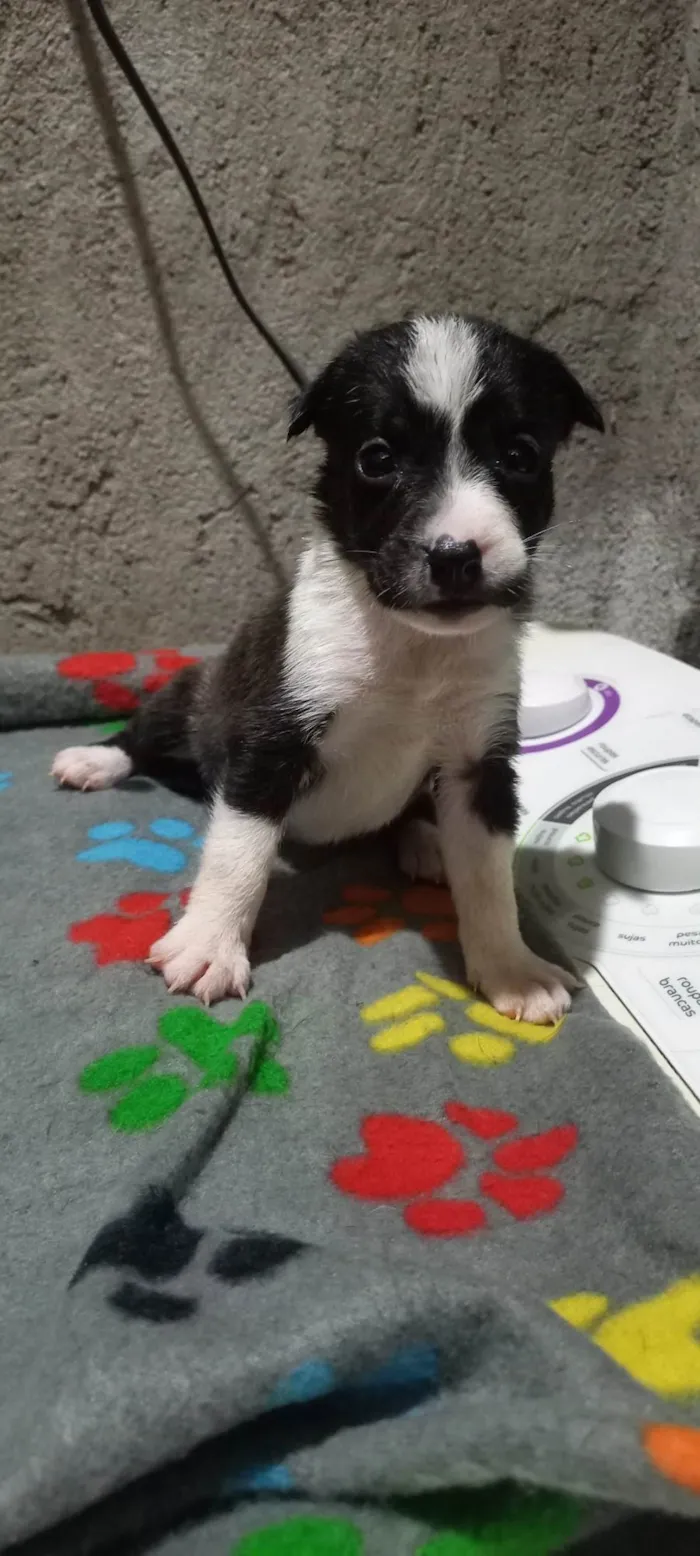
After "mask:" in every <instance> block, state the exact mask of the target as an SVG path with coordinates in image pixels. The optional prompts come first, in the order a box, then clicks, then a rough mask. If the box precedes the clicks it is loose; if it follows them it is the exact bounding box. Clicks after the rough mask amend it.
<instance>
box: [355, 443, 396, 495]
mask: <svg viewBox="0 0 700 1556" xmlns="http://www.w3.org/2000/svg"><path fill="white" fill-rule="evenodd" d="M355 469H356V471H357V474H358V475H359V476H360V479H361V480H363V481H369V482H371V483H372V484H373V485H374V486H388V485H389V484H390V482H391V481H393V480H394V477H395V475H396V460H395V459H394V456H393V454H392V452H391V449H390V448H389V444H388V443H385V441H384V439H383V438H372V439H371V440H370V442H369V443H363V444H362V448H360V449H358V451H357V453H356V455H355Z"/></svg>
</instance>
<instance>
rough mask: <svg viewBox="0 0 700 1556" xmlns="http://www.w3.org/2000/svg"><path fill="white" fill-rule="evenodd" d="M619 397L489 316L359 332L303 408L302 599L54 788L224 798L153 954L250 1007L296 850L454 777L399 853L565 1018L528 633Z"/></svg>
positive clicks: (184, 985) (382, 818) (66, 757)
mask: <svg viewBox="0 0 700 1556" xmlns="http://www.w3.org/2000/svg"><path fill="white" fill-rule="evenodd" d="M576 423H580V424H582V425H583V426H584V427H590V428H595V429H597V430H598V431H602V430H603V421H602V417H601V414H600V411H599V410H598V408H597V406H596V405H595V404H594V402H593V401H592V400H591V399H590V398H589V396H588V395H587V394H586V393H585V392H584V390H583V389H582V387H581V385H580V384H579V383H578V382H577V381H576V379H575V378H574V377H573V376H572V374H571V373H570V372H569V371H568V369H567V368H566V367H565V366H564V364H563V363H562V362H561V361H560V360H559V358H558V357H557V356H555V355H554V354H553V353H552V352H550V351H547V350H545V349H544V348H543V347H542V346H539V345H535V344H533V343H532V342H530V341H526V340H523V339H520V338H519V337H518V336H516V335H513V334H510V333H509V332H508V331H507V330H505V329H502V328H501V327H500V326H498V325H496V324H491V323H485V322H483V321H482V320H478V319H471V318H455V317H438V318H427V317H418V318H413V319H410V320H406V321H404V322H402V323H399V324H395V325H392V326H390V327H388V328H384V329H377V330H373V331H371V332H369V333H367V334H364V335H361V336H359V337H358V338H357V339H356V340H355V341H353V342H352V343H351V344H350V345H348V346H347V347H346V348H345V350H343V351H341V352H340V354H339V355H338V356H337V357H335V359H334V360H333V361H332V362H330V364H329V365H328V366H327V367H326V368H325V369H324V371H323V372H322V373H321V374H320V375H319V376H318V377H317V378H316V379H315V380H314V381H313V382H312V383H311V384H310V385H309V387H308V388H307V389H306V390H305V391H304V392H303V393H302V395H301V397H300V399H299V400H298V402H297V404H296V406H295V408H294V411H293V415H292V421H291V425H290V428H289V436H290V438H296V437H298V436H299V435H300V433H303V432H306V431H307V430H308V429H309V428H312V429H313V431H314V432H315V433H316V434H317V436H318V437H319V438H320V439H321V442H322V443H323V445H324V457H323V462H322V465H321V470H320V474H319V477H318V481H317V485H316V497H317V503H318V517H319V520H320V533H319V534H318V535H317V536H316V538H314V539H312V541H311V542H310V544H309V545H308V546H307V549H306V550H305V551H304V553H303V555H302V557H301V560H300V562H299V566H298V570H297V573H296V578H295V580H294V583H293V584H292V586H291V588H290V589H289V590H288V591H287V593H286V594H284V595H283V596H282V597H281V598H279V599H277V600H276V601H275V602H274V603H273V604H271V605H270V606H269V607H268V608H267V609H266V610H264V611H263V612H262V614H260V615H259V616H258V617H257V618H256V619H254V620H252V621H250V622H249V623H248V624H247V625H245V626H243V627H242V628H241V630H240V631H239V632H238V634H237V636H236V638H235V639H234V641H233V643H232V645H231V647H230V648H229V649H228V651H227V652H226V653H225V654H224V656H223V657H222V658H221V659H220V660H219V661H218V662H215V663H213V664H204V665H197V666H191V667H188V668H187V669H185V670H184V671H183V672H181V673H180V675H179V676H177V677H176V678H175V679H174V680H173V681H172V682H171V683H170V685H168V686H167V687H165V688H164V689H163V690H162V691H160V692H156V693H155V694H154V696H153V697H152V698H150V699H149V700H148V701H147V702H145V703H144V705H143V707H142V709H141V710H140V711H139V712H138V713H137V714H136V715H135V717H134V718H133V719H132V721H131V723H130V724H129V726H128V727H127V728H126V729H125V730H124V731H123V732H122V733H121V734H119V735H116V736H115V737H114V738H113V740H112V741H110V742H109V743H107V744H106V745H98V746H92V747H87V748H85V747H83V748H74V749H69V750H65V751H62V752H61V753H60V754H59V755H58V756H57V758H56V761H55V763H54V767H53V773H54V775H55V777H56V778H57V779H58V780H59V782H61V783H63V784H69V785H72V786H73V787H75V788H82V789H99V788H106V787H108V786H109V785H111V784H114V783H117V782H118V781H119V780H121V779H124V778H127V777H128V776H129V775H130V774H131V773H135V772H136V773H144V774H147V775H149V776H152V777H155V778H160V779H164V780H165V781H166V782H169V783H170V784H171V786H173V787H175V788H179V789H181V790H182V789H184V790H186V791H187V792H191V793H196V792H202V793H203V794H204V795H205V796H206V797H207V799H208V802H209V806H210V821H209V829H208V832H207V836H206V840H205V844H204V850H203V855H202V861H201V867H200V870H199V874H198V877H197V880H196V882H195V885H194V887H193V890H192V893H191V896H190V900H189V903H188V906H187V909H186V911H185V913H184V915H183V917H182V918H181V919H180V921H179V922H178V923H177V924H176V925H175V926H174V928H173V929H171V930H170V932H169V934H167V935H165V936H164V937H163V939H162V940H159V941H158V942H157V943H156V944H155V945H154V946H153V947H152V950H151V954H150V961H151V963H152V965H153V966H154V967H156V968H157V969H159V971H160V972H162V975H163V977H164V979H165V982H166V984H167V986H168V988H169V989H170V990H171V991H173V992H175V991H178V992H184V991H186V990H190V991H191V992H192V993H194V994H195V995H197V996H198V997H199V998H200V999H201V1000H203V1001H204V1002H205V1003H206V1004H209V1003H210V1002H211V1001H214V1000H219V999H223V998H224V997H225V996H227V995H238V996H241V997H243V996H244V995H245V994H246V992H247V989H248V985H249V980H250V964H249V959H248V950H249V945H250V939H251V935H252V931H253V927H254V924H255V920H256V916H257V913H258V910H259V908H260V904H261V902H262V899H263V896H264V893H265V889H266V886H267V882H268V878H269V875H270V871H271V869H272V866H273V862H274V860H275V856H276V854H277V850H278V848H279V846H280V842H281V840H282V838H283V836H285V835H287V836H289V837H293V838H298V839H302V840H304V841H305V842H310V843H330V842H333V841H334V840H340V839H343V838H349V837H354V836H358V835H360V834H363V833H371V832H375V831H378V830H379V829H381V828H385V827H387V826H388V825H389V823H391V822H394V821H395V820H396V819H397V818H400V817H401V816H402V815H408V813H409V808H410V806H411V803H412V801H413V800H414V798H415V797H416V795H417V794H418V793H419V792H420V791H421V790H422V789H424V788H425V786H426V784H428V785H429V787H430V791H431V794H432V800H433V804H434V823H435V824H434V825H433V824H428V823H426V822H425V821H424V820H415V819H414V820H407V822H406V830H405V832H404V836H403V840H402V844H401V849H400V858H401V860H402V862H403V864H404V865H405V866H406V867H407V868H408V869H409V871H410V873H412V874H416V875H428V876H430V877H432V878H438V879H439V878H442V875H443V869H444V873H445V875H446V877H447V880H448V881H449V884H450V887H451V889H452V894H453V897H454V901H455V905H456V909H457V914H458V919H459V931H460V939H461V943H462V946H463V950H464V956H465V961H466V968H467V976H468V978H469V981H470V982H471V983H472V984H474V985H476V986H478V987H479V988H480V989H481V991H482V992H483V994H484V995H485V996H486V998H487V999H488V1000H490V1002H491V1003H492V1004H493V1005H494V1006H495V1007H496V1009H497V1010H499V1011H501V1012H502V1013H503V1014H504V1015H507V1016H511V1017H516V1018H522V1019H525V1020H526V1021H534V1022H544V1023H546V1022H554V1021H556V1020H558V1019H559V1017H560V1016H562V1015H563V1013H564V1011H565V1010H566V1009H567V1008H568V1006H569V1003H570V991H571V989H572V988H573V987H574V986H575V980H574V979H573V978H572V977H571V975H570V974H568V973H566V972H564V971H563V970H562V969H561V968H559V967H555V966H552V965H550V964H549V963H548V962H545V961H542V960H541V959H540V958H539V957H537V956H534V955H533V953H532V952H531V951H530V950H528V948H527V946H526V945H525V944H524V942H523V940H522V938H521V935H520V930H519V927H518V914H517V909H516V901H515V893H514V887H513V877H512V854H513V838H514V834H515V830H516V823H517V798H516V784H515V776H514V769H513V757H514V754H515V752H516V749H517V740H518V734H517V716H518V675H519V671H518V640H519V632H520V627H521V623H522V622H523V620H524V619H525V617H526V615H527V608H528V598H529V585H530V572H531V566H532V560H533V556H534V553H535V550H536V547H537V542H538V540H539V538H540V536H541V535H542V534H543V532H544V530H545V529H546V527H547V525H548V523H549V520H550V518H551V515H552V510H553V501H554V499H553V483H552V461H553V457H554V454H555V452H556V450H557V448H558V447H559V445H560V444H562V443H564V442H565V441H566V439H567V438H568V437H569V435H570V433H571V431H572V429H573V428H574V426H575V425H576Z"/></svg>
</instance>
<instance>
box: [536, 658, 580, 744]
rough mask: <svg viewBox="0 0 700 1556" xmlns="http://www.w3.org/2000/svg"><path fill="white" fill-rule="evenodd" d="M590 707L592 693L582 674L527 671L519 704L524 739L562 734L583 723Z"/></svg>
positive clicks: (538, 738)
mask: <svg viewBox="0 0 700 1556" xmlns="http://www.w3.org/2000/svg"><path fill="white" fill-rule="evenodd" d="M590 706H591V694H590V691H589V689H588V687H587V685H586V682H585V681H584V680H583V679H582V677H581V676H580V675H566V674H563V673H562V674H561V675H557V674H556V673H555V672H552V673H551V674H550V672H549V671H534V672H531V671H528V672H527V674H526V676H525V682H524V685H523V692H522V700H521V704H520V736H521V739H522V740H540V739H542V737H543V736H544V735H559V734H561V733H562V731H563V730H565V729H571V728H572V726H573V725H574V724H580V722H581V720H582V719H585V717H586V714H587V713H588V712H589V710H590Z"/></svg>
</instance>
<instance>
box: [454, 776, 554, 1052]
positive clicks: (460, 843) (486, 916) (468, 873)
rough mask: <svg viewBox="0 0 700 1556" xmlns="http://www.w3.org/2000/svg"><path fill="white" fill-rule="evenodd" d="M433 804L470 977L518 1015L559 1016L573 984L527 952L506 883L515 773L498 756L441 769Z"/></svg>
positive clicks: (500, 1006)
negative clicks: (467, 766) (462, 772)
mask: <svg viewBox="0 0 700 1556" xmlns="http://www.w3.org/2000/svg"><path fill="white" fill-rule="evenodd" d="M435 804H436V811H437V819H438V827H439V831H440V840H441V844H442V853H443V859H444V862H445V868H446V871H447V876H448V879H449V882H450V885H451V887H452V895H453V897H454V901H455V907H456V909H457V916H458V919H459V927H460V939H461V942H462V948H463V951H464V957H465V961H466V964H467V977H468V978H469V981H470V983H472V984H474V985H475V986H476V987H478V988H479V989H481V991H482V993H483V994H485V995H486V998H487V1000H489V1002H490V1003H491V1004H492V1005H493V1006H494V1007H495V1009H496V1010H499V1011H501V1013H502V1014H503V1015H504V1016H511V1017H513V1018H514V1019H515V1020H519V1021H534V1022H542V1023H548V1022H554V1021H558V1020H559V1018H560V1017H561V1016H563V1015H564V1013H565V1011H567V1010H568V1008H569V1005H570V1004H571V997H570V991H571V990H572V989H574V988H576V987H577V980H576V978H574V977H573V976H572V975H571V973H568V972H565V971H564V970H563V968H561V967H555V966H554V965H553V964H552V963H551V962H545V961H543V960H542V958H541V957H539V956H535V955H534V953H533V952H532V951H529V950H528V948H527V946H526V945H525V942H524V941H523V939H522V936H521V934H520V928H519V925H518V910H517V904H516V900H515V888H514V884H513V839H514V835H515V830H516V825H517V798H516V787H515V773H514V771H513V767H512V765H511V763H510V761H509V760H508V758H507V757H505V756H500V755H495V756H486V757H485V758H484V759H483V760H482V761H481V762H479V763H475V764H474V766H473V767H472V768H471V769H469V770H468V771H467V775H466V776H462V775H460V774H458V773H456V772H442V773H441V774H440V777H439V780H438V785H437V793H436V799H435Z"/></svg>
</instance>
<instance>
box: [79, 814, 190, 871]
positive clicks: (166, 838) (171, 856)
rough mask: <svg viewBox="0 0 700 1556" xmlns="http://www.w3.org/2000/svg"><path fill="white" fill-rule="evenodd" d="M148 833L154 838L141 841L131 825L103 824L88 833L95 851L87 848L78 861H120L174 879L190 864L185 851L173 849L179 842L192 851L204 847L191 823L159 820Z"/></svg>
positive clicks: (129, 822) (173, 819) (163, 818)
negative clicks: (172, 875) (187, 845)
mask: <svg viewBox="0 0 700 1556" xmlns="http://www.w3.org/2000/svg"><path fill="white" fill-rule="evenodd" d="M148 830H149V832H150V833H152V834H153V835H152V836H151V837H137V836H135V833H134V826H133V823H132V822H131V821H101V822H99V824H98V825H97V826H96V827H91V828H90V831H89V832H88V837H90V838H92V840H93V847H92V848H84V849H83V850H82V853H79V854H78V855H77V858H78V859H80V860H81V861H82V862H83V863H88V864H92V863H100V864H103V863H105V862H107V863H108V862H110V861H112V860H115V859H120V860H125V861H126V863H127V864H135V865H138V866H139V868H140V869H141V870H157V871H158V873H159V874H160V875H170V874H172V873H173V871H175V870H184V868H185V865H186V864H187V854H186V853H185V852H184V849H183V848H175V847H174V846H173V845H174V844H175V843H176V842H177V843H185V844H189V846H190V847H191V848H201V846H202V839H201V837H197V836H196V835H195V830H194V827H192V826H190V823H189V821H177V820H175V818H174V817H170V816H159V817H158V818H157V819H156V820H155V821H152V822H151V823H150V826H149V829H148Z"/></svg>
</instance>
